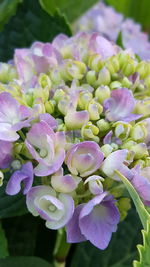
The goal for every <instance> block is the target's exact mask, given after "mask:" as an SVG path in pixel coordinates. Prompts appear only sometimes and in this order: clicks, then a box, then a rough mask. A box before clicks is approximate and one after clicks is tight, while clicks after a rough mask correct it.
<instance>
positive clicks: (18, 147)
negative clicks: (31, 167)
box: [13, 143, 24, 154]
mask: <svg viewBox="0 0 150 267" xmlns="http://www.w3.org/2000/svg"><path fill="white" fill-rule="evenodd" d="M23 146H24V143H15V144H14V147H13V152H14V154H20V152H21V150H22V148H23Z"/></svg>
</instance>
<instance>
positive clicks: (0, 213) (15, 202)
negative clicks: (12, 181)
mask: <svg viewBox="0 0 150 267" xmlns="http://www.w3.org/2000/svg"><path fill="white" fill-rule="evenodd" d="M6 184H7V178H5V179H4V184H3V186H2V187H0V219H2V218H9V217H12V216H19V215H22V214H25V213H27V212H28V211H27V208H26V204H25V197H24V196H23V195H22V194H21V193H19V194H18V195H16V196H8V195H6V193H5V188H6Z"/></svg>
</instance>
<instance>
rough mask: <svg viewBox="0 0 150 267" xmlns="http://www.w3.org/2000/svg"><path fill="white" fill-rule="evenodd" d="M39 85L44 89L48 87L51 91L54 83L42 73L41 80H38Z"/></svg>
mask: <svg viewBox="0 0 150 267" xmlns="http://www.w3.org/2000/svg"><path fill="white" fill-rule="evenodd" d="M38 82H39V85H40V86H41V87H42V88H45V87H48V89H49V90H50V89H51V86H52V82H51V80H50V77H49V76H48V75H46V74H45V73H41V74H40V76H39V78H38Z"/></svg>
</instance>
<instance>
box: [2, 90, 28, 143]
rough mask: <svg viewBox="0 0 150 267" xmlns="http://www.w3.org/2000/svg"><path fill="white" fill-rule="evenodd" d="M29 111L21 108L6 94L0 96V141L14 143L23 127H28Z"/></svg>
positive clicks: (23, 107)
mask: <svg viewBox="0 0 150 267" xmlns="http://www.w3.org/2000/svg"><path fill="white" fill-rule="evenodd" d="M29 116H30V109H29V108H28V107H26V106H21V105H19V103H18V102H17V101H16V100H15V99H14V98H13V97H12V96H11V95H10V94H9V93H7V92H3V93H1V94H0V140H3V141H10V142H11V141H12V142H13V141H16V140H17V139H18V138H19V135H18V134H17V133H16V131H19V130H20V129H22V128H23V127H29V126H30V124H29V121H30V120H29V119H27V118H29Z"/></svg>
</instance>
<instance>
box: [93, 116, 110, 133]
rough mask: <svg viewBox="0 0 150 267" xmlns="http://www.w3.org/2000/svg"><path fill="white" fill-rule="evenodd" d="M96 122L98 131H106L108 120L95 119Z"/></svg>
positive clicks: (108, 127)
mask: <svg viewBox="0 0 150 267" xmlns="http://www.w3.org/2000/svg"><path fill="white" fill-rule="evenodd" d="M96 124H97V126H98V128H99V130H100V132H105V131H108V130H109V129H110V124H109V122H108V121H105V120H104V119H101V120H99V121H97V122H96Z"/></svg>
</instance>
